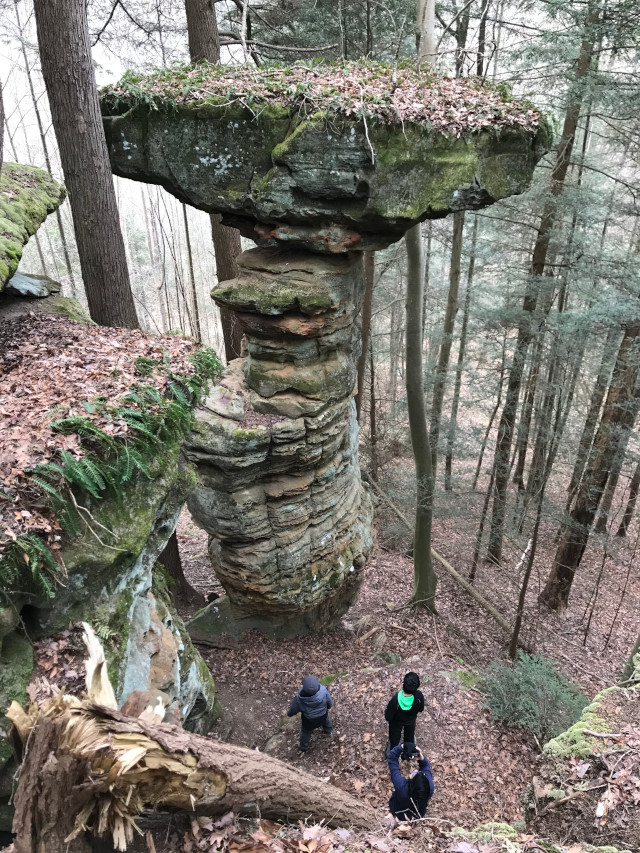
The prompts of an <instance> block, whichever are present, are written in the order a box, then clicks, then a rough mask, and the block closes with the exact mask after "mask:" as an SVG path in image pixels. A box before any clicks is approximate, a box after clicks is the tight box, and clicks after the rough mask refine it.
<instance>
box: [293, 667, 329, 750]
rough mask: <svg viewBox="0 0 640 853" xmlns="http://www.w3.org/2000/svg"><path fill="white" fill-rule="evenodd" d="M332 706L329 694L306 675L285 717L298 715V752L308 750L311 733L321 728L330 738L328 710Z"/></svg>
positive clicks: (321, 685) (312, 677) (313, 676)
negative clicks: (300, 718)
mask: <svg viewBox="0 0 640 853" xmlns="http://www.w3.org/2000/svg"><path fill="white" fill-rule="evenodd" d="M332 705H333V699H332V698H331V693H329V691H328V690H327V688H326V687H325V686H324V684H320V681H319V680H318V679H317V678H316V676H315V675H307V676H306V678H303V679H302V687H301V688H300V690H299V691H298V692H297V693H296V695H295V696H294V697H293V699H292V700H291V704H290V705H289V710H288V711H287V717H295V715H296V714H300V716H301V717H302V724H301V726H300V747H299V748H300V752H306V751H307V750H308V749H309V743H310V741H311V732H312V731H313V730H314V729H319V728H320V726H322V731H323V732H324V733H325V735H327V736H330V735H331V732H332V731H333V723H332V722H331V717H330V716H329V708H331V706H332Z"/></svg>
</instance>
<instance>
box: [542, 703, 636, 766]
mask: <svg viewBox="0 0 640 853" xmlns="http://www.w3.org/2000/svg"><path fill="white" fill-rule="evenodd" d="M618 689H619V688H617V687H608V688H607V689H606V690H603V691H602V692H601V693H598V695H597V696H596V697H595V698H594V700H593V702H592V703H591V704H590V705H587V707H586V708H585V709H584V711H583V712H582V716H581V717H580V719H579V720H578V722H577V723H575V724H574V725H573V726H571V727H570V728H568V729H567V730H566V731H565V732H563V733H562V734H561V735H558V737H555V738H553V739H552V740H550V741H549V742H548V743H546V744H545V746H544V749H543V750H542V760H543V761H550V762H552V763H556V762H558V761H562V760H568V759H570V758H573V757H578V758H588V757H589V756H591V755H593V751H594V750H593V747H594V745H595V744H596V743H597V738H592V737H590V736H589V735H585V734H584V730H585V729H591V731H596V732H606V731H608V723H607V721H606V720H604V719H602V717H600V716H599V714H598V710H599V708H600V705H601V703H602V700H603V699H604V697H605V696H606V695H607V694H608V693H611V692H613V691H615V690H618Z"/></svg>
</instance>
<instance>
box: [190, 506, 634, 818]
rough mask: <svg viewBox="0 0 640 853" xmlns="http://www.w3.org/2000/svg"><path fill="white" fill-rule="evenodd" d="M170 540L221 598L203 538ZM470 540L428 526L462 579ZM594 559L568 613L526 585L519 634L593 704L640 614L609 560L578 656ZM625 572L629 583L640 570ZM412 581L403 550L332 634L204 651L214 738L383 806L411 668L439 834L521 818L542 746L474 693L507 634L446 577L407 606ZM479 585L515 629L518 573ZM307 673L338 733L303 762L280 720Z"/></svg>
mask: <svg viewBox="0 0 640 853" xmlns="http://www.w3.org/2000/svg"><path fill="white" fill-rule="evenodd" d="M460 501H461V502H466V503H468V501H469V498H468V496H460ZM466 511H467V513H468V511H469V509H468V507H467V510H466ZM453 512H455V507H454V509H453ZM552 535H553V533H552V531H551V530H549V531H545V533H544V534H543V536H542V537H541V538H542V547H541V549H540V550H539V552H538V560H537V561H536V562H537V564H538V565H540V566H541V567H543V568H542V572H544V571H545V568H544V567H546V566H548V565H549V564H550V563H549V562H548V561H550V559H551V558H552V555H553V549H554V543H553V538H552ZM178 538H179V544H180V550H181V554H182V558H183V565H184V569H185V574H186V575H187V577H188V578H189V579H190V581H191V583H192V584H193V585H194V587H196V588H197V589H198V591H199V592H201V593H202V594H203V596H204V595H206V594H207V593H209V592H211V591H220V588H219V587H218V586H217V583H216V581H215V578H213V577H212V575H211V570H210V568H209V563H208V557H207V554H206V534H204V533H203V532H202V531H200V530H199V529H198V528H197V527H195V525H194V524H193V523H192V521H191V519H190V517H189V516H188V513H187V512H186V511H185V513H184V514H183V516H182V518H181V520H180V524H179V527H178ZM380 538H382V536H381V537H380ZM467 539H468V537H465V536H464V535H460V534H459V532H458V531H456V530H454V529H453V528H452V526H451V519H450V518H449V519H448V518H441V519H438V520H436V521H435V522H434V547H435V548H436V549H437V550H439V551H440V552H441V553H442V554H443V556H445V557H446V558H447V559H448V560H449V561H450V562H451V563H453V565H454V566H456V567H457V568H459V570H461V571H462V572H463V573H466V566H465V563H466V559H467V558H466V555H468V554H469V553H471V550H470V548H469V542H468V541H467ZM592 551H594V549H592ZM547 552H548V553H547ZM601 557H602V555H598V553H597V551H595V552H594V553H590V552H588V554H587V555H585V559H584V561H583V565H582V566H581V569H580V573H579V575H578V576H577V578H576V581H575V584H574V589H573V591H572V597H571V601H570V608H569V610H568V612H567V614H566V615H564V616H557V615H556V614H553V613H549V612H548V611H546V610H542V609H540V608H539V607H538V605H537V592H538V590H539V588H540V584H541V582H542V581H543V580H544V576H542V577H540V578H538V577H536V578H535V579H532V585H531V594H530V596H529V598H528V600H527V610H526V617H525V626H524V630H523V634H522V637H523V639H524V640H526V641H527V642H528V643H530V644H531V645H532V647H533V649H535V651H536V652H542V653H544V654H545V655H546V656H548V657H550V658H552V659H553V660H554V661H555V662H556V664H557V666H558V668H559V669H560V670H561V671H562V672H563V673H564V674H565V675H567V676H568V677H569V678H571V679H572V680H574V681H577V682H578V683H579V684H580V685H581V687H582V690H583V691H584V693H585V694H586V695H587V697H588V698H592V696H593V695H594V694H595V693H597V692H598V691H599V690H600V689H602V688H603V687H606V686H608V685H610V684H611V683H612V682H613V681H614V680H615V675H616V672H617V671H618V670H619V668H620V665H621V663H622V662H623V661H624V660H625V659H626V657H627V656H628V654H629V651H630V649H631V647H632V645H633V642H634V640H635V638H636V636H637V632H638V625H637V618H638V617H637V614H638V612H640V602H639V601H638V595H639V592H640V590H639V589H638V584H637V582H636V583H633V582H632V583H631V584H630V585H629V586H628V589H626V584H625V580H626V579H627V575H628V566H627V565H626V564H625V563H623V562H615V561H610V562H609V564H608V566H607V582H606V584H604V583H603V584H600V589H599V594H598V599H597V604H596V608H595V610H594V615H593V618H592V620H591V625H590V630H589V635H588V638H587V642H586V645H583V636H584V631H585V624H586V618H588V617H586V618H585V617H584V615H583V614H584V613H585V612H586V609H587V605H588V603H589V601H590V600H592V594H593V592H594V589H595V587H596V583H597V576H598V573H599V571H600V562H601ZM463 559H464V561H465V562H463ZM516 562H517V561H516ZM436 570H437V565H436ZM633 571H634V572H635V574H636V575H637V569H633ZM542 572H541V573H542ZM412 575H413V568H412V562H411V560H409V559H407V557H406V556H404V555H403V553H402V552H393V551H388V550H386V549H384V548H381V547H379V548H378V549H377V552H376V554H375V556H374V558H373V559H372V560H371V561H370V562H369V564H368V566H367V569H366V571H365V578H364V582H363V585H362V588H361V591H360V595H359V598H358V601H357V603H356V605H355V606H354V607H353V608H352V609H351V610H350V611H349V612H348V614H347V615H346V617H345V619H344V620H343V623H342V625H341V626H340V627H338V628H336V629H335V630H333V631H331V632H330V633H328V634H326V635H324V636H313V637H304V638H300V639H289V640H274V639H270V638H268V637H265V636H264V635H262V634H258V633H256V632H252V633H251V634H248V635H246V636H245V637H244V639H243V640H242V641H241V642H239V644H238V646H237V647H236V648H230V649H211V648H201V652H202V654H203V656H204V657H205V660H206V661H207V663H208V665H209V667H210V669H211V671H212V673H213V675H214V677H215V680H216V685H217V689H218V692H219V698H220V701H221V703H222V705H223V707H225V708H226V709H228V711H229V714H228V715H227V716H225V718H223V720H222V721H221V722H220V723H219V724H218V727H217V729H214V731H213V732H212V734H213V735H214V736H216V735H217V736H218V737H222V738H223V739H228V740H229V741H231V742H232V743H236V744H242V745H245V746H248V747H251V748H259V749H264V748H265V746H266V745H267V742H268V741H269V739H270V738H271V741H270V743H269V746H268V748H269V751H271V752H273V754H274V755H276V756H277V757H278V758H282V759H284V760H287V761H289V762H291V763H293V764H295V765H296V766H299V767H301V768H304V769H305V770H307V771H309V772H312V773H313V774H315V775H318V776H321V777H331V779H332V781H333V782H334V783H335V784H337V785H338V786H340V787H342V788H344V789H345V790H347V791H350V792H352V793H355V794H357V795H359V796H361V797H365V798H366V799H367V800H369V801H370V802H371V804H372V805H374V806H375V807H376V808H380V807H382V808H384V806H385V805H386V800H387V798H388V796H389V794H390V783H389V776H388V769H387V766H386V761H385V760H384V754H383V748H384V745H385V742H386V737H387V732H386V724H385V721H384V717H383V712H384V708H385V706H386V704H387V702H388V700H389V698H390V697H391V695H392V694H393V692H394V691H397V690H398V689H399V687H400V686H401V682H402V675H403V673H404V672H405V671H406V670H409V669H412V670H415V671H416V672H418V673H419V674H420V676H421V679H422V688H421V689H422V690H423V692H424V695H425V700H426V709H425V713H424V714H423V715H422V719H419V721H418V727H417V740H418V743H419V745H420V746H421V747H422V749H423V750H424V752H425V754H426V755H427V757H428V758H429V760H430V761H431V765H432V768H433V773H434V779H435V787H436V793H435V796H434V798H433V800H432V804H431V805H430V809H429V817H430V821H432V822H435V824H436V825H437V824H439V825H441V826H442V828H446V827H451V826H461V825H462V826H466V827H473V826H476V825H478V824H480V823H483V822H486V821H505V822H512V821H514V820H519V819H522V817H523V807H522V803H521V794H522V791H523V789H524V788H525V786H526V785H527V784H529V783H530V781H531V779H532V777H533V775H534V774H535V765H536V759H537V755H538V753H539V748H538V745H537V744H536V742H535V740H534V739H533V738H532V737H531V736H530V735H528V734H526V733H525V732H521V731H514V730H510V729H506V728H504V727H502V726H500V725H497V724H495V723H493V722H492V720H491V716H490V713H489V712H488V710H487V709H486V708H485V707H484V705H483V697H482V695H481V694H480V693H479V692H478V691H477V690H476V689H475V687H474V684H475V682H476V681H477V676H478V674H479V673H480V672H481V670H482V669H483V668H484V667H485V666H486V665H488V664H489V663H491V661H493V660H496V659H500V658H503V657H504V656H505V650H506V646H507V643H508V637H507V636H505V635H504V634H503V632H502V631H501V629H500V628H499V627H498V626H497V625H496V624H495V623H494V622H493V621H492V620H491V619H490V618H489V617H488V616H487V615H486V614H485V613H484V612H483V611H482V610H481V609H480V608H478V607H477V605H476V604H475V602H474V601H473V600H472V599H471V598H470V597H469V596H468V595H467V594H466V593H465V592H464V591H463V590H461V589H460V588H459V587H458V586H457V585H456V584H455V583H454V582H453V581H452V580H451V579H450V578H449V576H448V575H446V574H445V573H444V572H438V575H439V583H438V591H437V606H438V615H437V616H436V617H432V616H427V615H425V614H422V613H419V614H417V615H416V614H415V613H413V612H412V611H409V610H407V609H405V608H403V607H402V605H403V603H404V602H406V600H407V598H408V595H409V593H410V591H411V588H412ZM634 579H635V578H634ZM634 579H632V580H634ZM476 583H477V585H478V588H479V589H480V590H482V593H483V595H485V596H486V597H487V598H489V599H490V600H491V602H492V603H493V604H494V605H495V606H497V607H498V609H500V610H501V612H502V613H503V614H504V615H505V616H506V617H507V618H509V619H510V618H511V617H512V614H513V612H514V610H515V603H516V596H517V589H518V586H517V577H516V575H515V574H514V572H513V570H506V569H505V570H501V569H497V568H495V567H492V566H489V565H484V564H483V565H481V566H480V567H479V570H478V576H477V581H476ZM623 588H625V594H624V595H621V594H620V590H621V589H623ZM618 606H619V612H618V613H617V618H616V619H615V623H614V624H613V629H612V630H611V622H612V618H613V614H614V613H615V612H616V609H617V608H618ZM190 609H191V610H192V609H193V608H190ZM185 615H186V614H185ZM374 629H375V630H374ZM610 630H611V636H610V638H609V642H608V644H607V645H606V648H605V643H606V639H607V635H608V634H609V632H610ZM380 650H382V652H383V653H387V654H389V653H391V654H394V655H398V656H399V657H400V658H401V663H399V664H396V665H387V664H386V663H385V660H384V659H383V657H382V656H381V654H380ZM308 674H315V675H318V676H319V677H322V676H326V678H325V681H327V682H331V683H330V685H329V689H330V691H331V693H332V695H333V697H334V701H335V706H334V709H333V711H332V717H333V720H334V734H333V736H332V737H331V738H330V739H329V738H325V737H324V736H323V735H322V734H321V733H319V732H317V733H315V734H314V735H313V737H312V745H311V749H310V751H309V752H308V753H307V754H305V755H302V756H301V755H299V753H298V750H297V737H298V728H299V722H298V720H299V718H296V719H294V720H293V721H283V715H284V713H285V712H286V709H287V706H288V703H289V701H290V699H291V698H292V697H293V695H294V694H295V692H296V691H297V690H298V688H299V685H300V680H301V678H302V677H303V676H304V675H308ZM274 735H276V737H273V736H274Z"/></svg>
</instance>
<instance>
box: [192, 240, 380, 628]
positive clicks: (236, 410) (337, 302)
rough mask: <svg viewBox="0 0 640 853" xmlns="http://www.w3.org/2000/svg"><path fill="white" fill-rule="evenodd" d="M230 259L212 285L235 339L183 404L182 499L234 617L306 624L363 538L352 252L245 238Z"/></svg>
mask: <svg viewBox="0 0 640 853" xmlns="http://www.w3.org/2000/svg"><path fill="white" fill-rule="evenodd" d="M238 266H239V272H240V274H239V277H238V278H237V279H236V280H235V281H231V282H224V283H223V284H222V285H220V286H218V287H217V288H215V289H214V291H213V298H214V299H215V300H216V302H218V304H220V305H223V306H224V307H226V308H230V309H232V310H234V311H235V312H236V316H237V318H238V319H239V321H240V322H241V324H242V328H243V331H244V333H245V335H246V337H247V350H248V352H247V356H246V357H245V358H244V359H239V360H237V361H235V362H233V363H232V365H231V368H230V369H229V370H228V371H227V374H226V376H225V378H224V379H223V380H222V384H221V385H220V386H219V387H217V388H214V389H213V390H212V392H211V393H210V394H209V396H208V398H207V399H206V400H205V402H204V405H203V406H202V407H201V408H200V409H199V410H198V411H197V427H196V429H195V430H194V432H193V435H192V437H191V438H190V439H189V441H188V443H187V444H186V445H185V447H184V452H185V453H186V455H187V457H188V458H189V459H190V460H192V461H194V462H195V463H196V464H197V466H198V472H199V479H200V484H199V486H198V487H197V488H196V489H195V490H194V491H193V492H192V493H191V495H190V497H189V508H190V510H191V513H192V514H193V516H194V517H195V518H196V520H197V521H198V523H199V524H201V525H202V527H204V528H205V530H207V532H208V533H209V534H210V536H211V537H212V544H211V548H210V551H211V554H212V558H213V561H214V565H215V568H216V572H217V574H218V577H219V578H220V580H221V582H222V584H223V585H224V587H225V589H226V590H227V593H228V595H229V599H230V603H231V605H232V608H233V610H234V613H235V615H236V617H237V618H239V619H242V618H243V616H245V617H246V616H247V615H250V616H252V617H254V622H251V623H250V624H249V625H248V626H249V627H252V626H257V627H265V628H268V629H269V631H270V632H271V633H278V634H294V633H299V632H304V631H306V630H319V629H321V628H324V627H326V626H328V625H330V624H332V623H333V622H334V621H335V620H336V619H338V618H339V617H340V616H341V615H342V613H344V611H345V610H346V609H347V607H348V606H349V605H350V604H351V603H352V601H353V599H354V597H355V594H356V592H357V589H358V586H359V582H360V577H361V572H362V569H363V567H364V564H365V560H366V557H367V555H368V553H369V551H370V548H371V531H370V524H371V503H370V500H369V497H368V495H367V493H366V492H365V491H364V489H363V487H362V485H361V482H360V470H359V467H358V461H357V440H358V429H357V423H356V419H355V406H354V403H353V399H352V397H353V390H354V383H355V381H356V359H357V356H358V352H359V328H358V324H357V321H356V320H357V314H358V311H359V308H360V302H361V298H362V290H363V284H364V283H363V274H362V262H361V257H360V254H359V253H349V254H343V255H338V256H333V257H327V256H322V255H314V254H312V253H310V252H305V251H300V250H299V251H293V250H291V251H284V250H280V251H273V250H269V249H253V250H250V251H248V252H244V253H243V254H242V255H241V256H240V258H239V262H238ZM217 543H219V547H218V544H217ZM219 608H220V604H219V603H215V604H214V605H212V607H211V608H210V613H209V615H210V616H214V615H215V614H216V613H217V612H219ZM256 617H257V618H258V620H260V619H261V620H263V621H262V623H261V622H260V621H258V622H256V621H255V618H256ZM205 621H206V619H203V617H200V618H199V619H198V620H197V621H196V623H194V628H202V627H203V626H204V624H205Z"/></svg>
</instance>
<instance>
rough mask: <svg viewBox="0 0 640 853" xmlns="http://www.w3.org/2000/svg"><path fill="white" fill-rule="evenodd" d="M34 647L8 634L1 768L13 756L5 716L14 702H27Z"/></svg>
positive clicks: (1, 687)
mask: <svg viewBox="0 0 640 853" xmlns="http://www.w3.org/2000/svg"><path fill="white" fill-rule="evenodd" d="M33 667H34V663H33V647H32V646H31V643H30V642H29V641H28V640H26V639H25V638H24V637H20V636H18V634H8V635H7V636H6V637H5V638H4V642H3V644H2V655H0V770H1V769H2V768H3V767H4V765H5V764H6V763H7V761H9V759H10V758H11V757H12V756H13V749H12V748H11V746H10V745H9V743H8V742H7V741H6V740H5V738H4V737H3V731H2V730H3V729H6V727H7V726H8V723H9V721H8V720H7V718H6V717H5V716H4V712H5V711H6V710H7V708H8V707H9V705H10V704H11V703H12V702H14V701H15V702H18V704H20V705H25V704H26V703H27V686H28V684H29V682H30V681H31V676H32V674H33Z"/></svg>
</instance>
